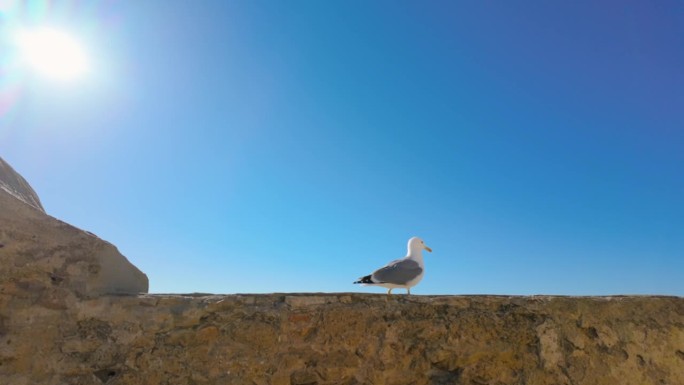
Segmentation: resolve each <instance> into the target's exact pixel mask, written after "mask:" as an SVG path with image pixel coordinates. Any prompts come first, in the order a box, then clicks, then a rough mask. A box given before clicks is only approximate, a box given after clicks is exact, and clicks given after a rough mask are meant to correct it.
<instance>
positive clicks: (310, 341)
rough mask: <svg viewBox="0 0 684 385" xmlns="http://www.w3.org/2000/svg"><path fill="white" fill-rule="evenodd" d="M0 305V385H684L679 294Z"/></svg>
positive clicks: (9, 301)
mask: <svg viewBox="0 0 684 385" xmlns="http://www.w3.org/2000/svg"><path fill="white" fill-rule="evenodd" d="M292 298H302V300H301V301H299V300H294V302H293V299H292ZM313 298H316V299H313ZM343 299H344V300H343ZM0 304H1V305H2V307H0V383H2V384H4V383H8V384H9V383H12V384H14V383H19V384H21V383H26V384H54V385H57V384H59V385H62V384H79V385H80V384H103V383H106V384H110V385H126V384H131V385H132V384H136V385H137V384H140V385H153V384H155V385H156V384H264V385H271V384H284V385H292V384H299V385H306V384H319V385H323V384H387V385H390V384H392V385H395V384H397V385H401V384H407V385H408V384H419V385H422V384H425V385H428V384H469V385H478V384H491V385H508V384H511V385H513V384H516V385H523V384H540V385H545V384H548V385H557V384H568V385H571V384H573V385H578V384H588V385H593V384H599V385H600V384H624V385H644V384H670V385H679V384H684V299H682V298H679V297H648V296H642V297H504V296H467V297H466V296H411V297H406V296H394V297H392V298H390V299H388V298H387V297H386V296H385V295H371V294H350V293H340V294H306V295H297V294H287V295H282V294H271V295H245V294H242V295H206V296H197V295H189V296H183V295H138V296H104V297H99V298H91V299H79V298H77V297H68V298H67V299H66V308H64V309H54V308H53V307H50V306H45V305H44V304H41V303H37V302H35V301H32V300H31V299H30V298H17V297H16V296H14V295H8V294H4V293H3V294H0ZM293 305H302V306H293Z"/></svg>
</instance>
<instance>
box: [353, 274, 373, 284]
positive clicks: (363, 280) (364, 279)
mask: <svg viewBox="0 0 684 385" xmlns="http://www.w3.org/2000/svg"><path fill="white" fill-rule="evenodd" d="M354 283H365V284H369V283H371V284H372V283H375V282H373V279H371V276H370V275H367V276H365V277H361V278H359V280H358V281H356V282H354Z"/></svg>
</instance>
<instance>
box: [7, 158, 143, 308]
mask: <svg viewBox="0 0 684 385" xmlns="http://www.w3.org/2000/svg"><path fill="white" fill-rule="evenodd" d="M0 262H1V263H0V293H2V292H4V293H10V292H13V293H16V295H19V296H28V297H30V298H32V299H33V300H35V301H47V302H50V303H53V306H57V307H60V306H65V301H66V300H67V298H69V297H70V296H71V295H74V296H76V297H77V298H86V297H96V296H99V295H103V294H133V293H146V292H147V291H148V286H149V282H148V279H147V276H146V275H145V274H144V273H143V272H141V271H140V270H139V269H138V268H137V267H135V266H134V265H133V264H131V263H130V262H129V261H128V259H126V257H124V256H123V255H121V253H119V251H118V250H117V249H116V247H114V246H113V245H112V244H110V243H108V242H105V241H103V240H101V239H99V238H98V237H96V236H95V235H93V234H92V233H89V232H87V231H83V230H81V229H78V228H76V227H74V226H71V225H69V224H67V223H64V222H62V221H60V220H57V219H55V218H53V217H51V216H49V215H47V214H46V213H45V211H44V209H43V207H42V205H41V204H40V200H39V199H38V196H37V195H36V193H35V192H34V191H33V189H32V188H31V186H30V185H29V184H28V183H27V182H26V180H24V178H22V177H21V175H19V174H17V173H16V172H15V171H14V170H13V169H12V168H11V167H10V166H9V165H8V164H7V163H5V162H4V161H2V159H0Z"/></svg>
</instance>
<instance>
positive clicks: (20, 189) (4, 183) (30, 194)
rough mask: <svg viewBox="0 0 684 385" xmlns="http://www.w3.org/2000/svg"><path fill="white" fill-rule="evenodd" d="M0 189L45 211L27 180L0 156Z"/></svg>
mask: <svg viewBox="0 0 684 385" xmlns="http://www.w3.org/2000/svg"><path fill="white" fill-rule="evenodd" d="M0 190H4V191H5V192H7V193H8V194H10V195H12V196H13V197H15V198H17V199H19V200H20V201H22V202H24V203H26V204H27V205H30V206H32V207H34V208H36V209H38V210H40V211H42V212H45V209H43V205H42V204H41V203H40V199H39V198H38V194H36V192H35V191H33V189H32V188H31V186H30V185H29V184H28V182H26V179H24V178H23V177H22V176H21V175H19V173H17V172H16V171H14V169H13V168H12V166H10V165H9V164H8V163H7V162H5V161H4V160H3V159H2V158H0Z"/></svg>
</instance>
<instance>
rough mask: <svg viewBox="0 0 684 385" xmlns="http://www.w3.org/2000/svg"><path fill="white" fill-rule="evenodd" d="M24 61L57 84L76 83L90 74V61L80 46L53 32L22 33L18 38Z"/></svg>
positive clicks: (75, 41)
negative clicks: (57, 81) (71, 81)
mask: <svg viewBox="0 0 684 385" xmlns="http://www.w3.org/2000/svg"><path fill="white" fill-rule="evenodd" d="M16 44H17V46H18V47H19V51H20V54H21V56H22V60H23V61H24V62H25V63H26V64H28V65H29V66H30V67H31V68H33V69H34V70H35V71H36V72H38V73H39V74H41V75H43V76H45V77H48V78H51V79H54V80H74V79H76V78H78V77H80V76H82V75H83V74H84V73H85V72H86V71H87V70H88V58H87V56H86V53H85V51H84V50H83V48H82V47H81V45H80V44H79V42H78V41H77V40H76V39H75V38H73V37H72V36H70V35H69V34H67V33H66V32H63V31H60V30H57V29H53V28H47V27H44V28H38V29H31V30H22V31H19V32H17V34H16Z"/></svg>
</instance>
